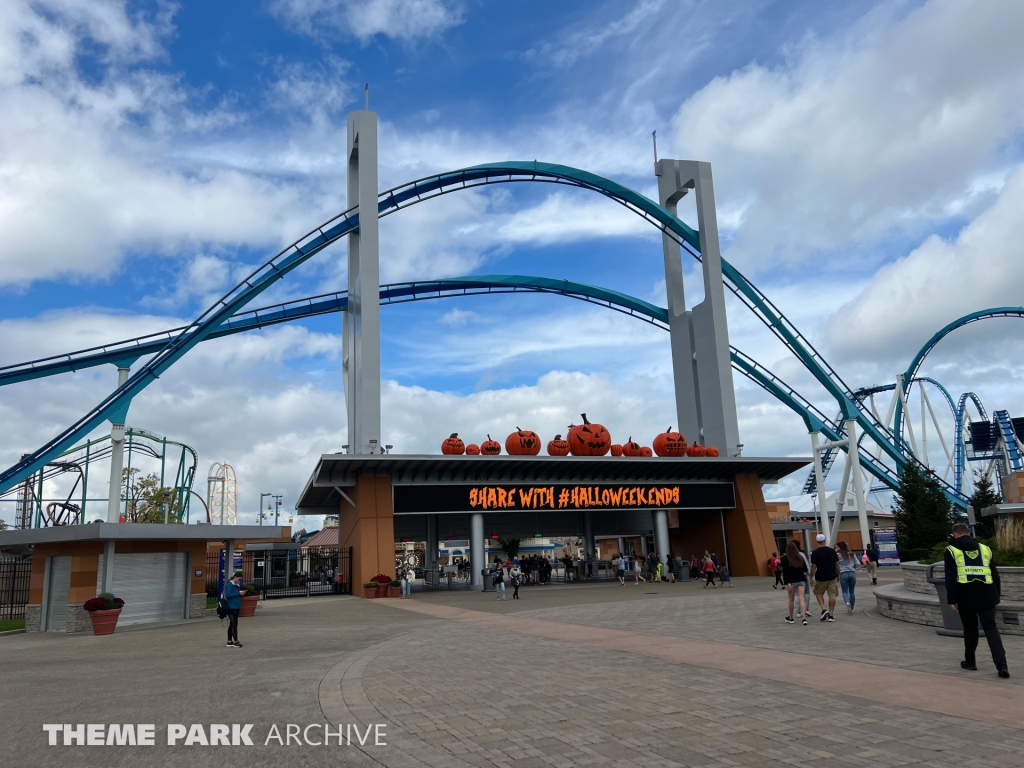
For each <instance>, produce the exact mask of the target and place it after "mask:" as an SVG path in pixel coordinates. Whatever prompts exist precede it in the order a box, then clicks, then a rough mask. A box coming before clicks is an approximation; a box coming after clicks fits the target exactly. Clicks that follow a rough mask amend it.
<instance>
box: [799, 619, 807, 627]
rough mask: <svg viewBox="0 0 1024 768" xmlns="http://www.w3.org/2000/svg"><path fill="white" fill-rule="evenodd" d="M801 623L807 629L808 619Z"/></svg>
mask: <svg viewBox="0 0 1024 768" xmlns="http://www.w3.org/2000/svg"><path fill="white" fill-rule="evenodd" d="M800 623H801V624H803V625H804V626H805V627H806V626H807V619H804V620H803V621H801V622H800Z"/></svg>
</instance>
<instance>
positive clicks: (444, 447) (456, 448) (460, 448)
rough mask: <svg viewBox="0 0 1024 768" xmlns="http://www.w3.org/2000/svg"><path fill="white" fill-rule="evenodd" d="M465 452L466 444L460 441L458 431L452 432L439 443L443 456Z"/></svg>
mask: <svg viewBox="0 0 1024 768" xmlns="http://www.w3.org/2000/svg"><path fill="white" fill-rule="evenodd" d="M465 452H466V444H465V443H463V442H462V438H460V437H459V433H458V432H452V436H451V437H449V438H447V439H446V440H445V441H444V442H443V443H441V453H443V454H444V455H445V456H461V455H462V454H464V453H465Z"/></svg>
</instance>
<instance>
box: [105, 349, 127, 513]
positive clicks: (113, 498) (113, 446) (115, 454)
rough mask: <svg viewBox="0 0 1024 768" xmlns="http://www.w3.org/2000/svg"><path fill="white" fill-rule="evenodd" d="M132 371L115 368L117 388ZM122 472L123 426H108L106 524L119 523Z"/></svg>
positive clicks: (124, 367)
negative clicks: (108, 457)
mask: <svg viewBox="0 0 1024 768" xmlns="http://www.w3.org/2000/svg"><path fill="white" fill-rule="evenodd" d="M131 372H132V369H131V368H130V367H128V366H120V365H119V366H118V367H117V386H118V388H120V387H121V386H123V385H124V383H125V382H126V381H128V376H129V375H130V374H131ZM123 470H124V424H113V423H111V425H110V494H109V495H108V496H107V522H108V523H119V522H121V474H122V472H123Z"/></svg>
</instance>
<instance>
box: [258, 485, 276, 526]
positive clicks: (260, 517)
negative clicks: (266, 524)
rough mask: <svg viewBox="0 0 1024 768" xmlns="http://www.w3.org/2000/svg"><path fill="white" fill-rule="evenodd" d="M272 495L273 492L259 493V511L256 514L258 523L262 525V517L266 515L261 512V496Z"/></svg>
mask: <svg viewBox="0 0 1024 768" xmlns="http://www.w3.org/2000/svg"><path fill="white" fill-rule="evenodd" d="M273 495H274V494H272V493H261V494H260V505H259V507H258V509H259V512H258V514H257V515H256V516H257V517H258V518H259V521H260V525H263V518H264V517H266V515H264V514H263V497H264V496H273Z"/></svg>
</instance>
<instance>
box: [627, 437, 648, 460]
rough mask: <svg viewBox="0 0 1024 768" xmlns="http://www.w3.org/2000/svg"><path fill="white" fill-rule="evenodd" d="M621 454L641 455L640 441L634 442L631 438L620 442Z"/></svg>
mask: <svg viewBox="0 0 1024 768" xmlns="http://www.w3.org/2000/svg"><path fill="white" fill-rule="evenodd" d="M622 455H623V456H643V447H642V446H641V445H640V443H634V442H633V438H632V437H630V438H629V440H627V441H626V442H624V443H623V444H622Z"/></svg>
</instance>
